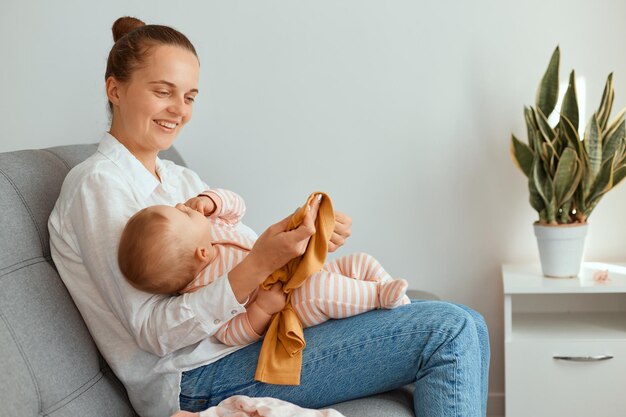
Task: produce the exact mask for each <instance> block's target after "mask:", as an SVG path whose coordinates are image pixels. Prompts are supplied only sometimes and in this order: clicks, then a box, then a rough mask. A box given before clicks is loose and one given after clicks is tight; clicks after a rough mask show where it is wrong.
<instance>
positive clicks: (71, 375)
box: [0, 144, 184, 417]
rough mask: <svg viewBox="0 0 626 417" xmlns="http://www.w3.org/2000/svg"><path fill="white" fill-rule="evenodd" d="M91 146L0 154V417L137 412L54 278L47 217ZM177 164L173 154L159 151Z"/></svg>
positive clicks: (112, 415)
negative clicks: (72, 172) (65, 181)
mask: <svg viewBox="0 0 626 417" xmlns="http://www.w3.org/2000/svg"><path fill="white" fill-rule="evenodd" d="M96 149H97V145H95V144H91V145H69V146H60V147H54V148H48V149H38V150H24V151H15V152H6V153H0V213H1V215H0V415H2V416H5V415H6V416H20V417H31V416H32V417H35V416H54V417H75V416H81V417H92V416H93V417H96V416H97V417H102V416H110V417H126V416H136V413H135V411H134V410H133V409H132V407H131V405H130V403H129V401H128V397H127V395H126V392H125V390H124V387H123V386H122V384H121V383H120V382H119V381H118V379H117V378H116V377H115V375H114V374H113V373H112V372H111V370H110V369H109V367H108V365H107V364H106V362H105V361H104V360H103V359H102V356H101V355H100V353H99V352H98V349H97V347H96V345H95V343H94V341H93V339H92V338H91V336H90V334H89V331H88V330H87V327H86V326H85V323H84V322H83V320H82V318H81V316H80V313H79V312H78V310H77V309H76V306H75V305H74V302H73V301H72V299H71V297H70V295H69V294H68V292H67V290H66V289H65V286H64V285H63V282H62V281H61V278H60V277H59V275H58V273H57V271H56V269H55V266H54V263H53V262H52V258H51V257H50V245H49V236H48V226H47V222H48V216H49V215H50V212H51V211H52V208H53V207H54V203H55V201H56V199H57V196H58V194H59V191H60V189H61V184H62V183H63V179H64V178H65V175H66V174H67V173H68V172H69V170H70V169H71V168H72V167H73V166H74V165H76V164H78V163H79V162H81V161H83V160H84V159H85V158H87V157H88V156H89V155H91V154H93V153H94V152H95V151H96ZM161 157H162V158H164V159H170V160H172V161H174V162H176V163H177V164H181V165H183V164H184V163H183V160H182V159H181V157H180V155H179V154H178V152H176V150H175V149H173V148H172V149H170V150H168V151H166V152H163V153H162V154H161Z"/></svg>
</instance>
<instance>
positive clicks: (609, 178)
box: [585, 157, 613, 217]
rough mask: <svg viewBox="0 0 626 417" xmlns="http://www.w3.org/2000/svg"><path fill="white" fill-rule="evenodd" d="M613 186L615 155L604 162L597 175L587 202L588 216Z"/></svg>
mask: <svg viewBox="0 0 626 417" xmlns="http://www.w3.org/2000/svg"><path fill="white" fill-rule="evenodd" d="M612 187H613V157H610V158H609V159H607V160H606V161H604V162H603V163H602V166H601V168H600V171H599V172H598V175H596V177H595V180H594V181H593V185H592V186H591V191H590V193H589V197H588V198H587V202H586V206H587V209H586V212H585V214H586V215H587V217H589V215H590V214H591V211H592V210H593V208H594V207H595V205H596V204H597V203H598V201H600V198H602V196H603V195H604V194H605V193H606V192H608V191H609V190H610V189H611V188H612Z"/></svg>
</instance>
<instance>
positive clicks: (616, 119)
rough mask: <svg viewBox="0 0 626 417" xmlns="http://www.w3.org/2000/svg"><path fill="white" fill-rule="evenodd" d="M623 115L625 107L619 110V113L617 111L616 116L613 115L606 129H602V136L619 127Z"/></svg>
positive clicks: (625, 113)
mask: <svg viewBox="0 0 626 417" xmlns="http://www.w3.org/2000/svg"><path fill="white" fill-rule="evenodd" d="M624 115H626V108H623V109H622V110H620V111H619V113H617V116H615V117H614V118H613V120H611V123H609V126H608V127H607V128H606V129H604V131H603V132H602V134H603V135H604V137H606V136H608V135H610V134H612V133H613V131H614V130H615V129H617V128H618V127H619V124H620V123H621V122H622V119H623V118H624Z"/></svg>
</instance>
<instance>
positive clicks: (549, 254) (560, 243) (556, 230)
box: [534, 223, 588, 278]
mask: <svg viewBox="0 0 626 417" xmlns="http://www.w3.org/2000/svg"><path fill="white" fill-rule="evenodd" d="M587 227H588V224H587V223H584V224H578V223H575V224H568V225H559V226H545V225H540V224H537V223H535V224H534V228H535V236H536V237H537V246H538V247H539V259H540V260H541V270H542V271H543V275H544V276H546V277H550V278H572V277H575V276H577V275H578V273H579V272H580V266H581V264H582V260H583V253H584V251H585V237H586V236H587Z"/></svg>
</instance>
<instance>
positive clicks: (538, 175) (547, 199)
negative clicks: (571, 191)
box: [533, 158, 554, 208]
mask: <svg viewBox="0 0 626 417" xmlns="http://www.w3.org/2000/svg"><path fill="white" fill-rule="evenodd" d="M533 182H534V183H535V187H537V192H538V193H539V195H540V196H541V198H542V199H543V202H544V204H545V206H546V207H547V208H549V207H550V205H551V203H552V198H553V197H554V186H553V184H552V179H551V178H550V177H549V176H548V175H547V174H546V171H545V169H544V167H543V164H542V163H541V162H540V161H539V158H535V159H534V160H533Z"/></svg>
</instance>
